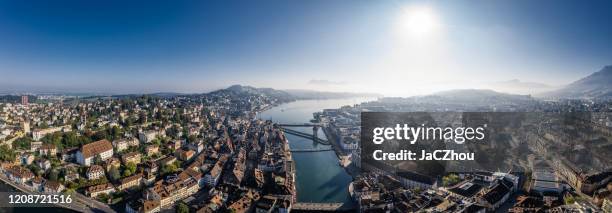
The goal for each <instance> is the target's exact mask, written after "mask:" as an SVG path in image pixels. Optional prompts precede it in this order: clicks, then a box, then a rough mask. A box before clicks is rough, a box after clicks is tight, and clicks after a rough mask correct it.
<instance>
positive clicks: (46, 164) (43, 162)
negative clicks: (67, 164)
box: [36, 158, 51, 171]
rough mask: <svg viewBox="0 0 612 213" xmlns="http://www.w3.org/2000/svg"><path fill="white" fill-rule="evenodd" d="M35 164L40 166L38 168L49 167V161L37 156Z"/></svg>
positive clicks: (44, 169) (46, 168) (45, 168)
mask: <svg viewBox="0 0 612 213" xmlns="http://www.w3.org/2000/svg"><path fill="white" fill-rule="evenodd" d="M36 165H38V167H40V169H42V170H43V171H47V170H48V169H50V168H51V161H49V160H47V159H43V158H39V159H38V160H36Z"/></svg>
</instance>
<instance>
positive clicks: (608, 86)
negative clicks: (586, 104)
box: [538, 65, 612, 99]
mask: <svg viewBox="0 0 612 213" xmlns="http://www.w3.org/2000/svg"><path fill="white" fill-rule="evenodd" d="M538 96H543V97H555V98H570V99H571V98H598V99H611V98H612V65H609V66H605V67H604V68H603V69H601V70H600V71H598V72H596V73H593V74H591V75H589V76H587V77H584V78H582V79H580V80H578V81H575V82H573V83H571V84H568V85H567V86H564V87H563V88H561V89H558V90H555V91H552V92H547V93H543V94H540V95H538Z"/></svg>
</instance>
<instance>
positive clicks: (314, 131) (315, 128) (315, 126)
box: [277, 123, 331, 145]
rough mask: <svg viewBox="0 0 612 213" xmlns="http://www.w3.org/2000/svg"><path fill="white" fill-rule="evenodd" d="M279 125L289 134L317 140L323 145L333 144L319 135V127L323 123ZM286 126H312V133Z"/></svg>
mask: <svg viewBox="0 0 612 213" xmlns="http://www.w3.org/2000/svg"><path fill="white" fill-rule="evenodd" d="M277 125H278V126H279V127H280V128H281V129H282V130H283V131H284V132H285V133H287V134H292V135H295V136H298V137H302V138H306V139H312V140H313V141H314V142H317V143H320V144H323V145H331V143H330V142H329V141H327V140H324V139H321V138H319V137H318V132H319V127H321V124H319V123H300V124H277ZM285 127H312V134H308V133H304V132H300V131H296V130H293V129H289V128H285Z"/></svg>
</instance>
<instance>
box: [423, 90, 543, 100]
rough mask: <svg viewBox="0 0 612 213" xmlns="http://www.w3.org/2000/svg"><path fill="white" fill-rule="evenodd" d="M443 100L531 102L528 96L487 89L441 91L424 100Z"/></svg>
mask: <svg viewBox="0 0 612 213" xmlns="http://www.w3.org/2000/svg"><path fill="white" fill-rule="evenodd" d="M427 97H429V98H443V99H446V100H451V101H455V102H466V103H469V102H482V101H485V102H486V101H528V100H532V98H531V96H529V95H514V94H508V93H501V92H496V91H493V90H488V89H457V90H449V91H442V92H438V93H434V94H432V95H428V96H425V97H424V98H427Z"/></svg>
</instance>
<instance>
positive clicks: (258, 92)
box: [210, 84, 295, 102]
mask: <svg viewBox="0 0 612 213" xmlns="http://www.w3.org/2000/svg"><path fill="white" fill-rule="evenodd" d="M221 93H224V94H228V95H255V96H266V97H269V98H273V99H276V100H277V101H280V102H290V101H294V100H295V97H293V96H292V95H291V94H289V93H287V92H285V91H282V90H275V89H272V88H255V87H252V86H242V85H238V84H237V85H232V86H230V87H228V88H227V89H220V90H217V91H213V92H211V93H210V94H213V95H214V94H221Z"/></svg>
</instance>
